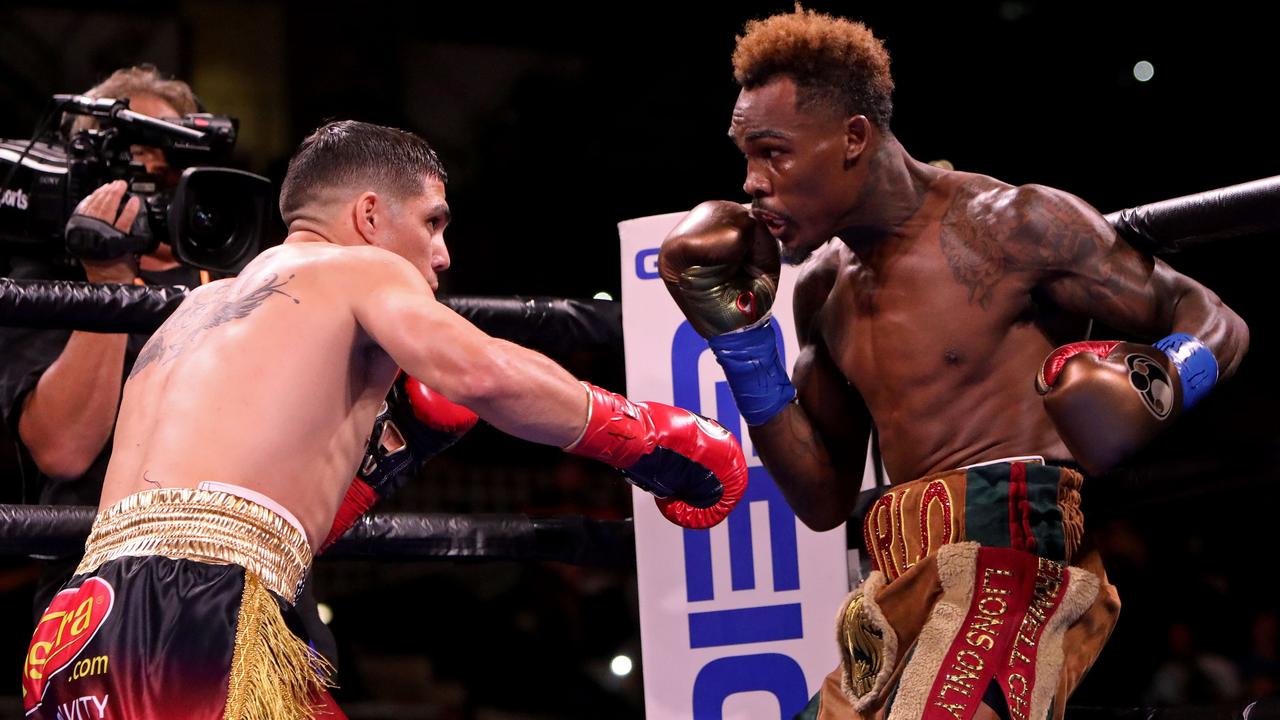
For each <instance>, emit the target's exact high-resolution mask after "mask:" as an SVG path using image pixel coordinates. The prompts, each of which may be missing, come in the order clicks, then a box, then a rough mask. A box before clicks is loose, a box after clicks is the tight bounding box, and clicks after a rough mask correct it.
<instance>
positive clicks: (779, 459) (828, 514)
mask: <svg viewBox="0 0 1280 720" xmlns="http://www.w3.org/2000/svg"><path fill="white" fill-rule="evenodd" d="M750 434H751V442H752V444H753V445H754V446H755V449H756V452H757V453H758V454H759V455H760V459H761V460H763V461H764V465H765V468H767V469H768V470H769V474H770V476H772V478H773V480H774V482H776V483H777V484H778V488H779V489H780V490H782V495H783V497H785V498H786V499H787V503H788V504H789V505H790V506H791V509H792V510H793V511H794V512H795V514H796V516H797V517H799V518H800V520H801V522H803V523H804V524H805V525H806V526H808V527H809V528H810V529H813V530H817V531H819V532H821V531H823V530H830V529H831V528H834V527H836V526H838V525H839V524H840V523H842V522H844V521H845V520H846V519H848V517H849V513H850V512H852V511H853V505H854V502H855V501H856V500H857V493H858V487H859V484H860V480H861V478H857V477H848V476H846V475H847V473H843V472H841V471H840V470H839V469H838V468H839V467H847V466H850V465H857V466H858V467H859V468H860V467H861V466H862V462H865V451H864V452H863V453H861V455H860V458H861V461H859V460H858V459H856V458H841V462H839V463H837V462H835V461H834V460H833V458H832V454H831V452H830V451H829V450H828V449H827V446H826V443H825V442H824V441H823V439H822V437H821V435H820V434H819V433H818V432H817V430H816V429H815V428H814V426H813V423H812V422H810V420H809V418H808V416H807V415H806V414H805V411H804V409H803V408H802V407H801V406H800V405H799V404H798V403H792V404H790V405H789V406H788V407H787V408H786V409H785V410H783V411H782V412H780V413H778V414H777V415H775V416H774V417H773V418H772V419H771V420H770V421H769V422H767V423H765V424H764V425H759V426H756V427H752V428H751V429H750ZM861 447H863V448H865V447H866V443H865V439H864V442H862V444H861Z"/></svg>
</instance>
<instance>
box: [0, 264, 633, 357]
mask: <svg viewBox="0 0 1280 720" xmlns="http://www.w3.org/2000/svg"><path fill="white" fill-rule="evenodd" d="M187 292H188V289H187V288H186V287H184V286H182V285H173V286H162V285H145V286H144V285H115V284H91V283H84V282H74V281H70V280H14V279H12V278H0V326H5V327H32V328H65V329H70V330H88V331H91V332H107V333H150V332H153V331H154V330H155V329H156V328H158V327H159V326H160V324H161V323H162V322H164V319H165V318H167V317H169V314H170V313H172V312H173V311H174V310H175V309H177V307H178V305H179V304H181V303H182V300H183V299H184V298H185V297H186V296H187ZM440 302H442V303H444V304H445V305H447V306H448V307H450V308H452V309H453V310H454V311H455V312H457V313H458V314H459V315H462V316H463V317H465V318H467V319H468V320H470V321H471V322H472V323H474V324H475V325H476V326H477V327H479V328H480V329H482V330H484V331H485V332H487V333H489V334H490V335H494V336H497V337H501V338H504V339H507V340H511V341H512V342H515V343H518V344H520V345H526V346H529V347H537V348H538V349H540V350H544V351H546V352H552V353H555V352H568V351H570V350H574V349H578V348H582V347H585V346H592V345H595V346H603V347H606V348H617V349H621V347H622V308H621V306H620V305H619V303H616V302H613V301H611V300H567V299H564V298H544V297H530V298H526V297H469V296H456V297H442V298H441V299H440Z"/></svg>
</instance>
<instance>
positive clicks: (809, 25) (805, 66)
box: [733, 6, 893, 130]
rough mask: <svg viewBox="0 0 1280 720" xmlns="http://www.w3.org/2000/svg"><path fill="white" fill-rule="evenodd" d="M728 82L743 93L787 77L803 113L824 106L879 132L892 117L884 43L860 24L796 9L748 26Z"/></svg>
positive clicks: (890, 78)
mask: <svg viewBox="0 0 1280 720" xmlns="http://www.w3.org/2000/svg"><path fill="white" fill-rule="evenodd" d="M733 76H734V79H735V80H737V81H738V84H739V85H741V86H742V87H743V88H745V89H748V90H751V89H754V88H757V87H760V86H761V85H765V84H767V83H768V82H770V81H771V80H773V79H774V78H776V77H780V76H785V77H789V78H791V79H792V81H794V82H795V84H796V89H797V91H798V92H797V104H798V105H800V106H801V108H802V109H805V110H809V109H812V108H813V107H814V106H816V105H824V106H826V107H828V108H829V109H831V110H833V111H836V112H839V113H841V114H843V115H856V114H861V115H866V116H867V119H868V120H870V121H871V122H872V123H873V124H875V126H876V127H878V128H880V129H882V130H888V129H889V120H890V119H891V118H892V116H893V77H892V76H891V75H890V74H889V53H888V51H886V50H885V49H884V43H882V42H880V40H879V39H877V38H876V36H875V35H873V34H872V33H871V30H870V28H868V27H867V26H866V25H863V24H862V23H860V22H855V21H853V20H846V19H844V18H838V17H832V16H830V15H826V14H824V13H820V12H814V11H813V10H805V9H803V8H800V7H798V6H797V8H796V11H795V12H792V13H785V14H781V15H774V16H772V17H768V18H765V19H764V20H752V21H751V22H748V23H747V26H746V28H745V32H744V34H743V35H740V36H739V37H738V44H737V47H735V48H734V50H733Z"/></svg>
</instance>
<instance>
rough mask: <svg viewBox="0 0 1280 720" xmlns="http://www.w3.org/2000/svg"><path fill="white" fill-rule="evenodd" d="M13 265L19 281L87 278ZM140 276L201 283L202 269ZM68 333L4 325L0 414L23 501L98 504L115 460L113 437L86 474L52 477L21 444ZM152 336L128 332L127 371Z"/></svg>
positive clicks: (38, 265)
mask: <svg viewBox="0 0 1280 720" xmlns="http://www.w3.org/2000/svg"><path fill="white" fill-rule="evenodd" d="M12 264H13V268H12V271H11V272H10V273H9V276H10V277H12V278H14V279H15V280H79V281H83V280H84V272H83V271H82V270H80V269H79V268H76V267H68V266H65V265H64V266H60V265H55V264H52V263H47V262H40V261H34V260H30V261H29V260H23V259H14V260H13V261H12ZM139 275H140V276H141V277H142V279H143V280H144V281H145V282H146V283H147V284H148V285H186V286H187V287H192V288H194V287H198V286H199V285H200V273H199V271H198V270H195V269H192V268H189V267H178V268H174V269H172V270H163V271H159V272H150V271H147V270H143V271H141V272H140V273H139ZM70 337H71V331H70V330H39V329H33V328H6V327H0V413H3V415H4V422H5V425H6V426H7V429H8V431H9V436H10V437H11V438H13V439H14V441H15V442H16V443H17V444H18V445H19V446H20V447H19V453H18V454H19V460H20V465H21V468H20V472H21V475H22V478H21V480H22V485H23V488H22V490H23V499H24V500H25V501H27V502H31V501H34V500H37V499H38V501H39V502H40V503H41V504H44V505H94V506H96V505H97V504H98V498H99V497H100V496H101V495H102V481H103V478H105V477H106V474H107V462H108V461H109V460H110V459H111V443H110V442H108V443H107V444H106V446H105V447H103V449H102V452H100V453H98V457H97V458H95V459H94V461H93V463H92V464H91V465H90V466H89V469H88V470H87V471H85V474H84V475H82V476H80V477H78V478H73V479H64V480H54V479H52V478H49V477H46V476H45V475H44V474H42V473H41V472H40V471H39V469H38V468H37V467H36V465H35V462H33V461H32V459H31V455H30V453H28V452H27V449H26V448H25V447H21V440H19V436H18V420H19V418H20V417H21V416H22V404H23V402H24V401H25V400H26V397H27V394H28V393H30V392H31V391H32V390H34V389H35V386H36V383H37V382H39V381H40V376H41V375H43V374H44V371H45V370H47V369H49V366H50V365H52V364H53V363H54V361H56V360H57V359H58V356H59V355H61V354H62V350H63V348H65V347H66V346H67V340H68V339H70ZM149 337H150V335H146V334H142V333H134V334H132V335H130V336H129V343H128V347H127V348H126V350H125V357H124V373H125V376H127V375H128V373H129V370H130V369H131V368H132V367H133V361H134V360H135V359H137V357H138V352H139V351H140V350H142V346H143V345H144V344H145V343H146V342H147V338H149Z"/></svg>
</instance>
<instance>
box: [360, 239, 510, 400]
mask: <svg viewBox="0 0 1280 720" xmlns="http://www.w3.org/2000/svg"><path fill="white" fill-rule="evenodd" d="M369 277H370V278H371V279H372V280H371V282H368V283H367V284H365V283H360V284H355V285H354V286H353V288H352V289H353V294H352V297H353V301H352V306H353V312H354V315H355V319H356V322H357V323H358V324H359V325H360V327H361V329H363V330H364V332H365V333H366V334H367V335H368V336H369V338H370V339H371V340H372V341H373V342H374V343H375V344H377V345H378V346H379V347H380V348H382V350H383V351H384V352H386V353H387V355H389V356H390V357H391V359H392V360H393V361H394V362H395V363H396V364H397V365H399V366H400V367H401V368H403V369H404V371H405V372H407V373H408V374H409V375H411V376H413V377H415V378H417V379H419V380H421V381H422V382H423V383H425V384H426V385H428V386H429V387H431V388H433V389H435V390H437V391H438V392H440V393H442V394H443V395H444V396H445V397H448V398H450V399H454V400H457V401H458V402H465V398H467V397H469V396H470V395H472V394H473V387H472V386H474V385H475V384H477V383H478V382H482V381H483V380H484V378H481V377H478V374H479V373H482V372H484V367H485V359H486V358H487V357H489V356H490V354H491V353H490V350H492V346H493V344H494V343H496V342H497V341H496V340H495V339H494V338H492V337H490V336H489V335H487V334H485V333H484V332H483V331H481V330H480V329H479V328H477V327H476V326H475V325H472V324H471V323H470V322H468V321H467V320H466V319H465V318H463V317H462V316H460V315H458V314H457V313H456V312H454V311H453V310H451V309H449V308H448V307H446V306H444V305H443V304H441V303H440V302H439V301H437V300H436V299H435V296H434V294H433V293H432V292H431V288H430V286H428V285H427V282H426V280H424V279H423V278H422V276H421V275H420V274H418V273H417V271H416V270H414V269H413V268H412V266H410V265H408V264H407V263H404V264H401V263H398V262H388V263H386V264H385V266H383V267H374V268H373V269H372V271H371V272H370V273H369Z"/></svg>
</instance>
